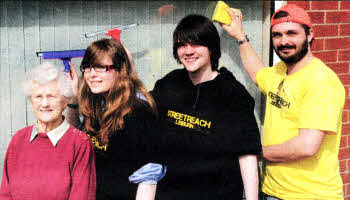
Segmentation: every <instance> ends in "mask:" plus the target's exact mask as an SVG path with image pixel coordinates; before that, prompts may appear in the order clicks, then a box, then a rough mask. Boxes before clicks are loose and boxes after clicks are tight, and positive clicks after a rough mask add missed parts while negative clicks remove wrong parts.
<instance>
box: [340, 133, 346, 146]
mask: <svg viewBox="0 0 350 200" xmlns="http://www.w3.org/2000/svg"><path fill="white" fill-rule="evenodd" d="M345 147H348V136H346V135H344V136H341V139H340V148H345Z"/></svg>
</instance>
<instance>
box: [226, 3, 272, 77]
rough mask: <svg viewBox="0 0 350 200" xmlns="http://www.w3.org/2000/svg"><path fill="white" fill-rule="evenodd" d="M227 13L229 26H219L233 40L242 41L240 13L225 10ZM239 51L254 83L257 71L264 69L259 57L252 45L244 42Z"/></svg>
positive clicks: (235, 10)
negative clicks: (229, 17) (229, 20)
mask: <svg viewBox="0 0 350 200" xmlns="http://www.w3.org/2000/svg"><path fill="white" fill-rule="evenodd" d="M226 10H227V12H228V13H229V14H230V16H231V19H232V20H231V24H230V25H226V24H221V27H222V28H223V29H224V30H225V31H226V32H227V33H228V35H229V36H231V37H232V38H235V39H236V40H237V41H243V40H244V39H245V38H246V36H245V34H244V33H243V29H242V18H243V16H242V13H241V11H240V10H238V9H234V8H227V9H226ZM239 51H240V55H241V59H242V63H243V66H244V68H245V70H246V71H247V72H248V74H249V77H250V79H251V80H252V81H253V82H254V83H255V84H257V83H256V74H257V73H258V71H259V70H260V69H262V68H264V67H265V65H264V63H263V62H262V61H261V59H260V58H259V56H258V55H257V54H256V52H255V50H254V49H253V47H252V45H251V44H250V43H249V42H245V43H243V44H241V45H239Z"/></svg>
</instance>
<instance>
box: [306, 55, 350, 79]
mask: <svg viewBox="0 0 350 200" xmlns="http://www.w3.org/2000/svg"><path fill="white" fill-rule="evenodd" d="M313 54H314V56H316V57H317V58H319V59H321V60H322V61H323V62H336V61H337V51H322V52H314V53H313ZM349 84H350V82H349Z"/></svg>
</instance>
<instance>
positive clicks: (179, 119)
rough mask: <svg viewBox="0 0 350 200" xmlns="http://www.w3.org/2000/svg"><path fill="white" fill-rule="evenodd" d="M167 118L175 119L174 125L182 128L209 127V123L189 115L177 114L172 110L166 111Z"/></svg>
mask: <svg viewBox="0 0 350 200" xmlns="http://www.w3.org/2000/svg"><path fill="white" fill-rule="evenodd" d="M168 117H171V118H174V119H175V122H174V123H175V124H176V125H178V126H184V127H187V128H191V129H194V128H196V126H200V127H206V128H210V127H211V122H210V121H207V120H204V119H199V118H197V117H192V116H190V115H186V114H182V113H178V112H175V111H172V110H168Z"/></svg>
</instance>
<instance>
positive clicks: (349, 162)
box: [346, 160, 350, 192]
mask: <svg viewBox="0 0 350 200" xmlns="http://www.w3.org/2000/svg"><path fill="white" fill-rule="evenodd" d="M347 161H348V164H347V167H348V168H347V169H346V170H347V171H348V172H349V171H350V160H347ZM349 186H350V185H349ZM349 189H350V188H349ZM348 191H349V192H350V190H348Z"/></svg>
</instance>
